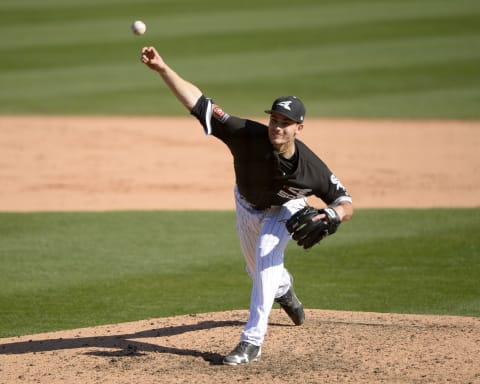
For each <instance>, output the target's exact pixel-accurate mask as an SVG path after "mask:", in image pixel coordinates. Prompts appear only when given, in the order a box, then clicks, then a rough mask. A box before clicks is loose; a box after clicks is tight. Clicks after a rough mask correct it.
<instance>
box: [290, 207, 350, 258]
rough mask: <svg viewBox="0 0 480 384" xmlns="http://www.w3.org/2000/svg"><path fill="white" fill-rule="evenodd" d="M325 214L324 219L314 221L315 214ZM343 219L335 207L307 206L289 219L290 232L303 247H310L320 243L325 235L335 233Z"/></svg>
mask: <svg viewBox="0 0 480 384" xmlns="http://www.w3.org/2000/svg"><path fill="white" fill-rule="evenodd" d="M322 213H323V214H324V215H325V217H324V218H323V219H320V220H317V221H313V220H312V219H313V218H314V217H315V216H318V215H320V214H322ZM340 223H341V220H340V217H339V216H338V213H337V212H336V211H335V210H334V209H333V208H325V209H317V208H314V207H310V206H306V207H304V208H302V209H300V210H299V211H298V212H296V213H294V214H293V215H292V217H290V219H288V220H287V222H286V224H285V225H286V226H287V230H288V232H290V233H291V234H292V238H293V240H295V241H296V242H297V244H298V245H300V246H301V247H303V248H305V249H308V248H311V247H313V246H314V245H315V244H317V243H319V242H320V241H321V240H322V239H323V238H324V237H326V236H328V235H331V234H333V233H335V232H336V231H337V229H338V226H339V225H340Z"/></svg>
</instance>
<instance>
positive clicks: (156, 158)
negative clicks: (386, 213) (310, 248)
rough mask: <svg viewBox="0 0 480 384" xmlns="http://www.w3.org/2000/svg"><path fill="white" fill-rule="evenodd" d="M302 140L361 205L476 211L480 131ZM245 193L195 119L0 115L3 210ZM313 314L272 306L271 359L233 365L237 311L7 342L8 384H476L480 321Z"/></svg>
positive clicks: (198, 199) (413, 127)
mask: <svg viewBox="0 0 480 384" xmlns="http://www.w3.org/2000/svg"><path fill="white" fill-rule="evenodd" d="M300 139H301V140H303V141H305V142H306V143H307V144H308V145H309V146H311V147H312V148H313V149H314V150H315V151H316V152H317V153H318V154H319V155H320V156H321V157H322V158H323V159H324V160H325V161H326V162H327V164H328V165H329V166H330V167H331V168H332V169H333V170H334V171H335V172H336V173H337V176H338V177H339V178H340V179H341V180H342V182H343V183H344V184H345V185H346V187H347V188H348V189H349V191H350V192H351V194H352V196H353V199H354V202H355V205H356V207H359V208H364V207H416V208H419V207H479V206H480V195H479V194H478V191H479V190H480V156H479V155H478V148H480V122H459V121H452V122H435V121H350V120H310V121H309V122H308V125H307V126H306V129H305V130H304V132H303V133H302V135H301V137H300ZM233 182H234V179H233V172H232V161H231V157H230V154H229V153H228V150H227V149H226V147H224V145H223V144H222V143H220V142H218V141H217V140H215V139H213V138H209V137H205V136H204V135H203V133H202V132H201V128H199V126H198V124H197V123H196V121H195V120H194V119H193V118H185V119H181V118H168V119H165V118H153V117H150V118H134V117H130V118H119V117H114V118H110V117H78V118H77V117H34V116H30V117H21V116H18V117H7V116H3V117H0V185H1V189H0V211H51V210H60V211H61V210H112V209H115V210H116V209H233V199H232V188H233ZM312 204H315V201H312ZM239 273H240V272H239ZM306 314H307V321H306V323H305V324H304V325H303V326H301V327H295V326H293V325H291V324H290V322H289V320H288V318H287V317H286V315H285V314H284V313H283V312H281V311H280V310H279V309H277V308H276V309H274V310H273V312H272V316H271V318H270V326H269V332H268V335H267V338H266V341H265V343H264V346H263V356H262V359H261V360H260V361H258V362H256V363H253V364H251V365H248V366H242V367H233V368H232V367H226V366H222V365H221V364H220V362H221V358H222V356H223V355H224V354H226V353H228V352H229V351H230V350H231V349H232V348H233V347H234V346H235V344H236V343H237V341H238V337H239V333H240V331H241V329H242V327H243V325H244V322H245V320H246V317H247V312H246V311H241V310H239V311H232V312H219V313H208V314H197V315H186V316H178V317H172V318H162V319H148V320H144V321H139V322H135V323H124V324H116V325H108V326H101V327H94V328H88V329H78V330H70V331H60V332H53V333H49V334H40V335H29V336H21V337H13V338H7V339H0V383H47V382H48V383H132V382H133V383H136V382H141V383H157V382H167V383H231V382H248V383H266V382H268V383H287V382H292V383H297V382H304V383H462V384H464V383H480V368H479V367H480V357H479V356H480V320H479V319H478V318H466V317H453V316H443V317H439V316H421V315H398V314H378V313H360V312H335V311H322V310H307V311H306Z"/></svg>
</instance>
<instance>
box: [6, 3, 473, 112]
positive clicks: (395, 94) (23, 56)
mask: <svg viewBox="0 0 480 384" xmlns="http://www.w3.org/2000/svg"><path fill="white" fill-rule="evenodd" d="M0 15H2V23H1V24H0V33H1V35H2V36H3V38H2V39H1V40H0V56H1V58H2V60H0V84H1V87H0V114H25V113H27V114H32V113H40V114H65V113H67V114H115V115H118V114H156V115H177V114H185V111H184V110H183V108H182V107H181V106H180V105H179V103H178V102H177V101H176V100H175V99H174V98H173V97H172V96H171V95H170V93H169V92H168V91H167V90H166V89H165V87H164V86H163V84H162V83H161V81H160V79H159V78H158V77H157V76H156V75H155V74H153V73H150V72H149V71H147V70H146V69H145V68H144V67H143V65H142V64H141V63H140V61H139V52H140V48H141V47H142V46H143V45H151V44H154V45H156V46H157V47H158V48H159V49H160V51H161V52H162V54H164V56H165V58H166V59H167V60H168V62H170V63H171V65H172V66H173V67H174V68H175V69H177V70H178V71H179V72H180V73H181V74H182V75H183V76H185V77H186V78H187V79H189V80H192V81H193V82H195V83H196V84H198V85H199V86H200V87H201V88H202V90H204V92H205V93H207V94H209V95H210V96H212V97H213V98H214V99H215V100H216V101H218V102H219V103H220V104H222V105H223V107H224V108H225V109H227V110H229V111H231V112H232V113H235V114H250V115H259V114H261V113H262V111H263V109H264V108H265V107H267V106H270V103H271V101H272V100H273V99H274V98H275V97H277V96H279V95H283V94H296V95H298V96H299V97H301V98H302V99H304V101H305V102H306V104H307V106H308V115H310V116H348V117H395V118H462V119H478V118H479V117H480V108H478V106H479V105H480V76H478V68H480V2H478V1H475V0H457V1H451V0H422V1H413V0H407V1H405V0H383V1H371V0H370V1H367V0H335V1H333V0H323V1H322V0H296V1H291V0H288V1H287V0H275V1H274V0H255V1H253V0H244V1H241V2H233V1H223V0H204V1H197V0H142V1H126V0H95V1H94V0H83V1H74V0H44V1H37V0H2V1H1V2H0ZM134 19H143V20H144V21H145V22H146V23H147V26H148V30H147V34H146V35H144V36H142V37H136V36H134V35H132V34H131V33H130V30H129V26H130V23H131V22H132V21H133V20H134Z"/></svg>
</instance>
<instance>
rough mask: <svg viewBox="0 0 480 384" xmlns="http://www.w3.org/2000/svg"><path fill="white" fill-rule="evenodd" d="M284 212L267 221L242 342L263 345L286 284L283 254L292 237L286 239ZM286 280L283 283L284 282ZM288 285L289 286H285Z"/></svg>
mask: <svg viewBox="0 0 480 384" xmlns="http://www.w3.org/2000/svg"><path fill="white" fill-rule="evenodd" d="M279 213H280V210H279V209H278V208H277V209H276V211H272V212H271V213H269V214H268V215H266V217H265V218H264V220H263V222H262V230H261V233H260V237H259V240H258V243H257V254H256V266H255V271H254V273H253V288H252V295H251V300H250V314H249V318H248V321H247V324H246V326H245V329H244V331H243V332H242V336H241V340H242V341H247V342H249V343H251V344H254V345H261V344H262V342H263V339H264V337H265V334H266V331H267V325H268V317H269V315H270V312H271V310H272V306H273V301H274V299H275V297H276V296H277V292H278V290H279V287H280V285H281V283H283V285H284V286H283V288H284V289H286V290H288V287H285V285H288V286H289V284H290V283H289V281H287V282H285V281H284V280H285V275H284V274H285V273H287V274H288V272H286V271H285V268H284V265H283V253H284V250H285V247H286V245H287V243H288V240H289V236H285V233H284V232H285V231H286V230H285V229H284V227H285V224H284V223H283V222H282V220H281V219H280V218H281V216H280V215H279ZM282 280H283V281H282ZM285 283H286V284H285Z"/></svg>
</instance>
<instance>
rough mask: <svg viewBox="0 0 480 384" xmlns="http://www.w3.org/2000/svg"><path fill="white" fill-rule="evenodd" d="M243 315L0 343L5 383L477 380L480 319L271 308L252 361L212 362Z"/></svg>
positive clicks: (232, 339) (233, 338) (231, 340)
mask: <svg viewBox="0 0 480 384" xmlns="http://www.w3.org/2000/svg"><path fill="white" fill-rule="evenodd" d="M247 315H248V312H247V311H233V312H219V313H210V314H200V315H188V316H178V317H172V318H164V319H151V320H144V321H139V322H134V323H124V324H119V325H109V326H101V327H95V328H85V329H78V330H74V331H61V332H54V333H49V334H39V335H34V336H22V337H16V338H8V339H0V377H1V379H2V380H1V381H2V382H4V383H40V382H42V383H43V382H45V383H47V382H48V383H52V384H53V383H117V384H118V383H145V384H146V383H234V382H242V383H243V382H248V383H285V382H295V383H355V384H359V383H462V384H466V383H479V382H480V370H479V367H480V319H476V318H466V317H445V316H442V317H439V316H419V315H392V314H378V313H358V312H336V311H319V310H307V311H306V315H307V321H306V322H305V324H304V325H303V326H300V327H296V326H294V325H292V324H291V322H290V320H289V319H288V317H287V316H286V315H285V314H284V313H283V312H282V311H281V310H280V309H274V310H273V312H272V316H271V318H270V326H269V333H268V335H267V338H266V340H265V343H264V345H263V349H262V352H263V353H262V358H261V360H260V361H258V362H255V363H252V364H250V365H247V366H239V367H229V366H223V365H221V361H222V356H223V355H224V354H226V353H228V352H230V350H231V349H232V348H233V347H234V346H235V344H236V343H237V341H238V337H239V334H240V331H241V329H242V328H243V326H244V322H245V320H246V318H247Z"/></svg>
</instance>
